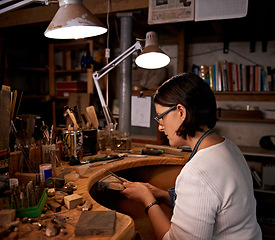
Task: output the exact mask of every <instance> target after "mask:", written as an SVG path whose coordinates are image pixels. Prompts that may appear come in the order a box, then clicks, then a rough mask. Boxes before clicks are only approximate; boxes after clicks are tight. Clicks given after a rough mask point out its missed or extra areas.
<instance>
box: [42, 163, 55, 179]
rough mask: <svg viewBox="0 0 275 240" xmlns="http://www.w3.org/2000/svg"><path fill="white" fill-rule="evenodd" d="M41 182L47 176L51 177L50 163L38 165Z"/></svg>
mask: <svg viewBox="0 0 275 240" xmlns="http://www.w3.org/2000/svg"><path fill="white" fill-rule="evenodd" d="M39 170H40V178H41V182H45V180H47V179H48V178H50V177H52V176H53V175H52V164H50V163H43V164H40V165H39Z"/></svg>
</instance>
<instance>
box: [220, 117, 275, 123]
mask: <svg viewBox="0 0 275 240" xmlns="http://www.w3.org/2000/svg"><path fill="white" fill-rule="evenodd" d="M219 121H223V122H250V123H275V119H265V118H260V119H248V118H246V119H241V118H219Z"/></svg>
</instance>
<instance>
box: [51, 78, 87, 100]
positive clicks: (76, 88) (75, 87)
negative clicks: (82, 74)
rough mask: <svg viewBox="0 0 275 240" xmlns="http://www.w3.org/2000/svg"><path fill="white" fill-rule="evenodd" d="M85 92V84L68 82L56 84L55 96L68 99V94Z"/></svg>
mask: <svg viewBox="0 0 275 240" xmlns="http://www.w3.org/2000/svg"><path fill="white" fill-rule="evenodd" d="M86 91H87V82H82V81H68V82H64V81H62V82H56V95H57V96H58V97H68V96H69V94H70V93H79V92H86Z"/></svg>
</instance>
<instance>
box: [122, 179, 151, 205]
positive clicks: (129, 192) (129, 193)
mask: <svg viewBox="0 0 275 240" xmlns="http://www.w3.org/2000/svg"><path fill="white" fill-rule="evenodd" d="M123 186H124V187H125V189H124V190H123V191H121V193H122V194H124V195H125V196H126V197H127V198H129V199H132V200H135V201H138V202H141V203H143V204H144V205H145V206H147V205H148V204H150V203H151V202H154V201H156V199H155V197H154V196H153V194H152V193H151V191H150V189H149V188H148V187H147V186H146V185H145V184H144V183H140V182H128V181H127V182H124V183H123Z"/></svg>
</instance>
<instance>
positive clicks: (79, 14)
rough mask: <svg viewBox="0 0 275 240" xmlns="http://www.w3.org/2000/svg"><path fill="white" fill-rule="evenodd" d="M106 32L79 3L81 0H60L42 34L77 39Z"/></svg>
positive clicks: (50, 36) (57, 37)
mask: <svg viewBox="0 0 275 240" xmlns="http://www.w3.org/2000/svg"><path fill="white" fill-rule="evenodd" d="M105 32H107V28H105V27H104V25H103V24H102V23H101V22H100V21H99V20H98V19H97V18H96V17H95V16H94V15H93V14H92V13H91V12H90V11H89V10H88V9H87V8H85V7H84V6H83V5H82V4H81V0H60V7H59V9H58V11H57V13H56V14H55V16H54V18H53V19H52V21H51V23H50V25H49V26H48V28H47V30H46V31H45V33H44V35H45V36H46V37H48V38H55V39H79V38H87V37H93V36H97V35H100V34H103V33H105Z"/></svg>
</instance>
